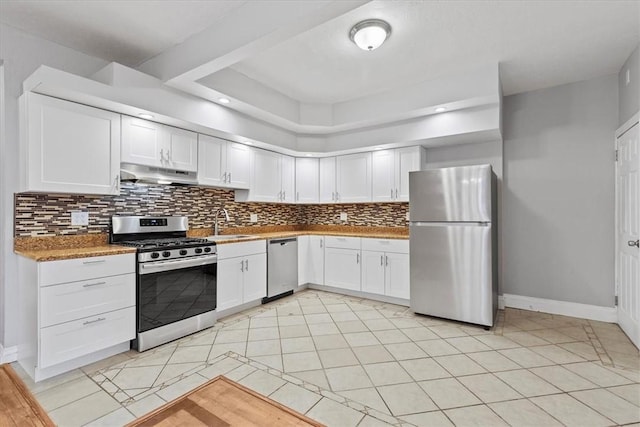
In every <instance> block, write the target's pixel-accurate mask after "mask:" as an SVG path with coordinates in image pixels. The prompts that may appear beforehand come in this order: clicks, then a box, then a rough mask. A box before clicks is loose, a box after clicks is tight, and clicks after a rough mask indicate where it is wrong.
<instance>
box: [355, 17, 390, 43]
mask: <svg viewBox="0 0 640 427" xmlns="http://www.w3.org/2000/svg"><path fill="white" fill-rule="evenodd" d="M390 35H391V25H389V24H388V23H387V22H385V21H383V20H381V19H365V20H364V21H360V22H358V23H357V24H356V25H354V26H353V28H351V31H350V32H349V38H350V39H351V41H352V42H354V43H355V44H356V45H357V46H358V47H359V48H360V49H362V50H374V49H377V48H379V47H380V46H381V45H382V43H384V42H385V40H386V39H388V38H389V36H390Z"/></svg>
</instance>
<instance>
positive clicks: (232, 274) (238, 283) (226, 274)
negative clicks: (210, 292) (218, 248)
mask: <svg viewBox="0 0 640 427" xmlns="http://www.w3.org/2000/svg"><path fill="white" fill-rule="evenodd" d="M243 276H244V258H242V257H238V258H229V259H222V260H219V261H218V278H217V302H218V303H217V304H216V305H217V311H222V310H226V309H228V308H232V307H237V306H239V305H240V304H242V280H243V278H244V277H243Z"/></svg>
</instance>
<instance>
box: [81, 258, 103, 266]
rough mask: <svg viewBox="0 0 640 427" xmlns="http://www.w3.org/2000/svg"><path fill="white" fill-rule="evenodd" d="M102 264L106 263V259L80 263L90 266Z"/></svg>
mask: <svg viewBox="0 0 640 427" xmlns="http://www.w3.org/2000/svg"><path fill="white" fill-rule="evenodd" d="M103 262H106V259H98V260H95V261H82V263H83V264H84V265H90V264H102V263H103Z"/></svg>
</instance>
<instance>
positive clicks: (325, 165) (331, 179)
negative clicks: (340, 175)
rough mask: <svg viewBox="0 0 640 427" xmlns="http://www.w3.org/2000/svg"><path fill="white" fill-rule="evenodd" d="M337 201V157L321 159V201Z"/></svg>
mask: <svg viewBox="0 0 640 427" xmlns="http://www.w3.org/2000/svg"><path fill="white" fill-rule="evenodd" d="M335 201H336V158H335V157H323V158H322V159H320V203H335Z"/></svg>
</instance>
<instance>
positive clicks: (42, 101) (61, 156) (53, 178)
mask: <svg viewBox="0 0 640 427" xmlns="http://www.w3.org/2000/svg"><path fill="white" fill-rule="evenodd" d="M21 107H22V114H21V120H22V126H21V130H22V138H23V141H22V144H21V150H22V151H21V152H22V160H23V162H24V163H23V165H24V175H23V182H22V191H39V192H45V191H46V192H57V193H79V194H119V193H120V179H119V177H120V175H119V174H120V115H119V114H115V113H112V112H109V111H105V110H100V109H98V108H92V107H87V106H85V105H81V104H76V103H73V102H68V101H62V100H60V99H56V98H50V97H48V96H42V95H38V94H34V93H28V94H26V95H23V97H22V98H21Z"/></svg>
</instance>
